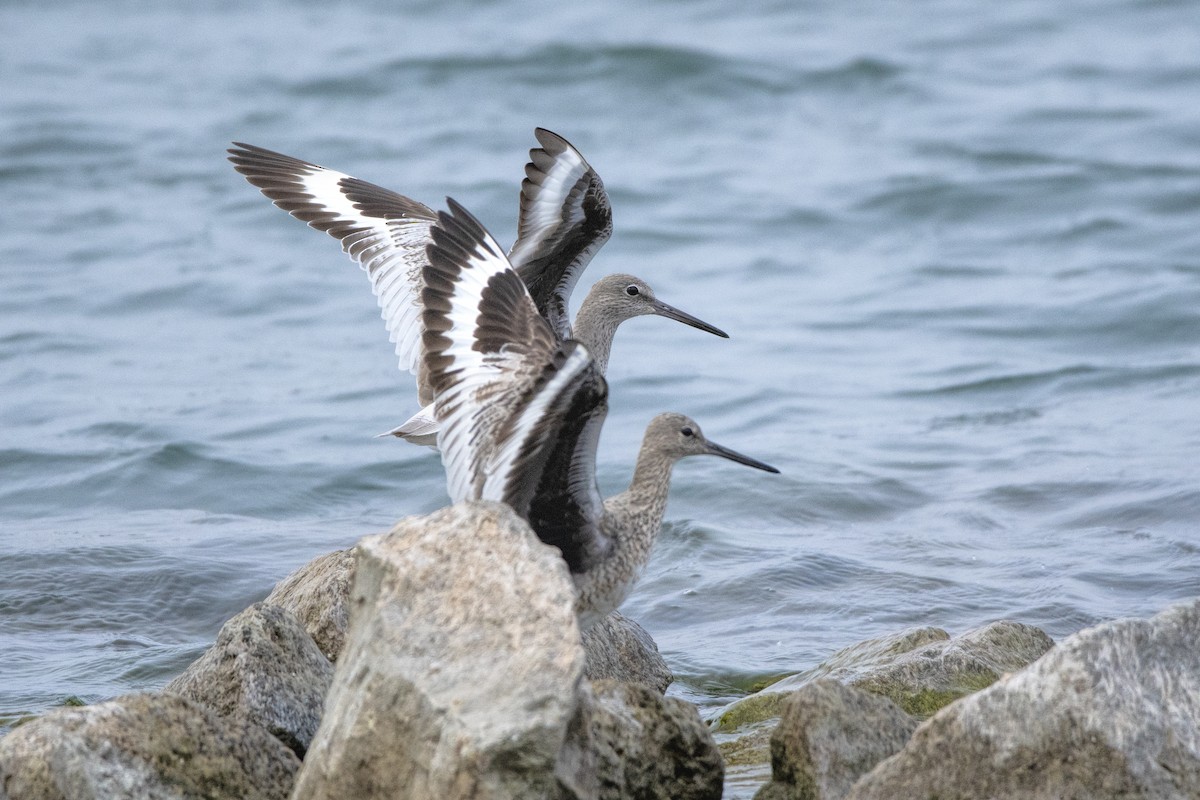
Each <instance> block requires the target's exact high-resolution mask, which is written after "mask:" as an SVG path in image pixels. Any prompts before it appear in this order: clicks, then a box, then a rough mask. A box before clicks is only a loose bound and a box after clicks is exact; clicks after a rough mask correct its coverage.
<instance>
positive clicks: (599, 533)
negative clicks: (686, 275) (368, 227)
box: [422, 200, 776, 627]
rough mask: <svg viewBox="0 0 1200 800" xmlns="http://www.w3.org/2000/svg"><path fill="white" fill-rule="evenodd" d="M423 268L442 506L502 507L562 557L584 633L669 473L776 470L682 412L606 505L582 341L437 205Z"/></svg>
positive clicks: (619, 587) (646, 542)
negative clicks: (735, 467)
mask: <svg viewBox="0 0 1200 800" xmlns="http://www.w3.org/2000/svg"><path fill="white" fill-rule="evenodd" d="M448 203H449V206H450V211H449V213H446V212H440V213H439V214H438V219H437V223H436V224H435V225H434V226H433V227H432V229H431V235H432V240H433V241H432V244H430V246H429V264H428V266H427V267H426V268H425V271H424V282H425V288H424V290H423V293H422V297H423V300H424V305H425V312H424V320H425V341H424V349H425V361H426V367H427V370H428V373H429V377H430V381H431V383H432V385H433V387H434V389H435V395H436V399H435V405H434V408H435V413H436V417H437V421H438V422H439V423H440V425H441V432H440V434H439V441H438V444H439V447H440V449H441V451H442V461H443V463H444V464H445V467H446V482H447V488H448V491H449V494H450V497H451V499H452V500H453V501H455V502H458V501H460V500H476V499H483V500H495V501H499V502H504V503H507V504H509V505H510V506H512V508H513V509H514V510H515V511H516V512H517V513H518V514H519V515H521V516H522V517H524V518H525V519H526V520H528V521H529V523H530V526H531V527H532V528H533V530H534V531H535V532H536V533H537V534H538V536H539V537H540V538H541V539H542V541H544V542H546V543H547V544H551V545H554V546H555V547H557V548H559V550H561V551H562V554H563V558H564V559H565V560H566V562H567V566H568V568H569V569H570V571H571V574H572V576H573V577H574V580H575V583H576V588H577V589H578V592H579V602H578V609H577V610H578V612H579V616H580V621H581V624H582V625H583V626H584V627H588V626H590V625H592V624H594V623H595V622H597V621H598V620H600V619H602V618H603V617H604V616H605V615H607V614H608V613H609V612H610V611H612V610H613V609H615V608H616V607H617V606H618V605H619V604H620V603H621V601H622V600H623V599H624V598H625V595H626V594H627V593H628V591H629V588H630V587H631V586H632V585H633V583H634V582H635V581H636V579H637V577H638V575H639V574H640V573H641V570H642V568H643V567H644V566H645V564H646V562H647V560H648V559H649V557H650V550H651V547H652V546H653V543H654V539H655V537H656V536H657V534H658V529H659V527H660V526H661V524H662V517H663V513H664V511H665V510H666V502H667V490H668V488H669V484H670V474H671V468H672V467H673V466H674V464H675V462H676V461H678V460H679V459H680V458H683V457H685V456H688V455H700V454H708V455H719V456H723V457H725V458H730V459H732V460H734V461H738V462H740V463H743V464H748V465H750V466H753V467H757V468H758V469H764V470H767V471H769V472H775V471H776V470H775V469H774V468H773V467H770V466H768V465H766V464H763V463H762V462H759V461H755V460H754V459H751V458H748V457H746V456H742V455H739V454H738V453H735V452H733V451H731V450H727V449H725V448H723V447H721V446H720V445H717V444H715V443H713V442H709V441H707V440H706V439H705V438H704V435H703V434H702V433H701V431H700V428H699V426H698V425H696V423H695V422H693V421H692V420H690V419H688V418H687V417H685V416H683V415H682V414H660V415H659V416H657V417H655V418H654V419H653V420H652V421H651V422H650V425H649V426H648V427H647V429H646V435H645V438H644V439H643V442H642V448H641V451H640V453H639V455H638V462H637V466H636V468H635V470H634V476H633V482H632V483H631V484H630V487H629V489H628V490H627V491H625V492H623V493H621V494H619V495H616V496H615V497H612V498H609V499H608V500H607V501H605V500H603V499H602V498H601V495H600V488H599V486H598V485H597V483H596V446H597V444H598V442H599V438H600V428H601V426H602V425H603V424H604V418H605V415H606V414H607V411H608V387H607V384H606V383H605V381H604V378H603V376H602V375H601V371H600V369H599V366H598V364H597V363H596V361H595V359H593V358H592V356H591V354H590V353H589V352H588V350H587V347H586V346H585V345H583V344H581V343H580V342H578V341H576V340H573V339H567V340H565V341H559V339H558V337H557V336H555V334H554V331H553V330H552V329H551V327H550V324H549V323H548V322H547V320H546V319H545V318H544V317H542V316H541V314H539V313H538V309H537V305H536V303H535V302H534V300H533V298H532V297H531V296H530V294H529V292H528V290H527V289H526V287H525V284H524V283H523V281H522V280H521V278H520V276H519V275H518V273H517V271H516V270H515V269H514V268H513V266H512V264H511V263H510V262H509V260H508V259H507V258H505V257H504V255H503V253H502V251H501V250H500V248H499V246H498V245H497V244H496V242H495V240H494V239H493V238H492V237H491V235H489V234H488V232H487V231H486V230H485V229H484V228H483V226H481V225H480V224H479V223H478V222H477V221H476V220H475V219H474V218H473V217H472V216H471V215H470V214H469V213H468V212H467V211H466V210H465V209H464V208H462V206H460V205H458V204H457V203H455V202H454V201H453V200H449V201H448Z"/></svg>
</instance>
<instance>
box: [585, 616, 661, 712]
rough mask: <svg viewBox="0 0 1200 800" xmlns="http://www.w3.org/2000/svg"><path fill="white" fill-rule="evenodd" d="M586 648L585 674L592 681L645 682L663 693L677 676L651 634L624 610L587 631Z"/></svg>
mask: <svg viewBox="0 0 1200 800" xmlns="http://www.w3.org/2000/svg"><path fill="white" fill-rule="evenodd" d="M583 649H584V652H585V653H586V659H587V660H586V665H585V667H584V670H585V671H584V674H585V675H586V677H587V679H588V680H591V681H597V680H604V679H608V680H615V681H624V682H625V683H641V684H644V685H646V686H650V687H652V688H654V689H655V690H657V691H658V692H659V693H660V694H661V693H663V692H665V691H666V690H667V687H668V686H670V685H671V681H672V680H674V679H675V676H674V675H672V674H671V668H670V667H668V666H667V662H666V661H664V660H663V657H662V656H661V655H659V654H658V645H656V644H655V643H654V640H653V639H651V638H650V634H648V633H646V630H645V629H644V628H643V627H642V626H641V625H638V624H637V623H636V622H634V621H633V620H631V619H629V618H628V617H626V616H624V615H623V614H621V612H620V611H614V612H612V613H611V614H609V615H608V616H607V617H605V618H604V619H603V620H601V621H600V622H599V623H597V624H595V625H593V626H592V627H591V628H589V629H588V630H587V631H585V632H584V634H583Z"/></svg>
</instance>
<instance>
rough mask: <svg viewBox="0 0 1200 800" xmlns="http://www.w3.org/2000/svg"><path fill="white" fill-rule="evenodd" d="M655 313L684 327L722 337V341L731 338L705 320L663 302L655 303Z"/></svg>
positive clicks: (656, 301) (657, 301)
mask: <svg viewBox="0 0 1200 800" xmlns="http://www.w3.org/2000/svg"><path fill="white" fill-rule="evenodd" d="M654 313H655V314H657V315H658V316H660V317H666V318H667V319H673V320H675V321H676V322H682V323H683V324H684V325H691V326H692V327H693V328H699V329H700V330H702V331H706V332H708V333H711V334H714V335H716V336H720V337H721V338H722V339H728V338H729V334H728V333H726V332H725V331H723V330H721V329H720V328H718V327H716V326H714V325H709V324H708V323H707V322H705V321H704V320H702V319H698V318H696V317H693V316H692V315H691V314H689V313H687V312H686V311H680V310H679V309H678V308H676V307H675V306H673V305H669V304H667V303H664V302H663V301H662V300H655V301H654Z"/></svg>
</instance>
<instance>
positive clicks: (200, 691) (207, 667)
mask: <svg viewBox="0 0 1200 800" xmlns="http://www.w3.org/2000/svg"><path fill="white" fill-rule="evenodd" d="M332 680H333V665H332V664H330V663H329V659H328V658H326V657H325V656H324V655H323V654H322V653H321V651H320V650H319V649H318V648H317V645H316V644H315V643H314V642H313V640H312V637H311V636H309V635H308V633H307V632H306V631H305V630H304V627H303V626H302V625H301V624H300V623H299V622H298V621H297V620H296V618H295V617H293V616H292V615H291V614H290V613H288V612H287V611H284V610H283V609H281V608H277V607H275V606H272V605H267V604H266V603H255V604H254V605H252V606H250V608H248V609H246V610H245V611H243V612H242V613H240V614H238V615H237V616H235V617H233V618H232V619H230V620H229V621H228V622H226V623H225V625H224V626H223V627H222V628H221V631H220V633H218V634H217V640H216V642H215V643H214V644H213V646H212V647H210V648H209V649H208V650H207V651H206V652H205V653H204V655H202V656H200V658H198V659H196V661H194V662H193V663H192V665H191V666H189V667H188V668H187V669H186V670H185V671H184V672H183V674H182V675H180V676H179V677H178V678H176V679H175V680H173V681H171V682H170V683H169V684H167V686H166V688H165V689H164V690H163V691H165V692H170V693H172V694H178V695H182V696H184V697H187V698H189V699H191V700H195V701H196V702H197V703H202V704H203V705H206V706H208V707H209V708H211V709H212V710H213V711H216V712H217V713H218V714H220V715H221V716H223V717H230V718H235V719H241V720H245V721H247V722H252V723H254V724H257V725H260V726H262V727H264V728H266V729H267V730H268V731H270V732H271V734H272V735H273V736H275V737H276V738H278V739H279V740H280V741H281V742H283V743H284V744H285V745H287V746H288V747H289V748H291V749H292V751H293V752H295V753H296V755H297V756H299V757H300V758H304V753H305V751H306V750H307V749H308V744H309V742H311V741H312V737H313V734H315V733H316V732H317V725H318V723H320V721H321V709H322V707H323V706H324V703H325V693H326V692H327V691H328V690H329V685H330V683H331V682H332Z"/></svg>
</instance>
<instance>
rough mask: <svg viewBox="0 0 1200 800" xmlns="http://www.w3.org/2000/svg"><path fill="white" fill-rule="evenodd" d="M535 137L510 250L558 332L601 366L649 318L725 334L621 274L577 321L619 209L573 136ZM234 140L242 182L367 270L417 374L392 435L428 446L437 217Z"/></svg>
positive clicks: (432, 432) (590, 298) (404, 361)
mask: <svg viewBox="0 0 1200 800" xmlns="http://www.w3.org/2000/svg"><path fill="white" fill-rule="evenodd" d="M534 135H535V136H536V137H537V140H538V142H539V144H541V147H538V148H535V149H532V150H530V151H529V159H530V160H529V163H528V164H526V166H525V176H526V177H525V179H524V181H522V184H521V196H520V214H519V219H518V225H517V241H516V242H515V243H514V244H513V246H512V249H511V250H510V251H509V254H508V257H509V262H510V263H511V264H512V265H513V266H514V268H516V270H517V272H518V274H519V275H520V276H521V278H522V279H523V280H524V282H525V285H526V287H527V288H528V291H529V294H530V296H531V297H532V299H533V300H534V303H535V305H536V307H537V309H538V311H539V313H540V314H541V315H542V316H543V317H545V319H546V320H547V322H548V323H549V325H550V329H551V330H552V331H553V332H554V334H555V336H556V337H557V338H558V340H560V341H563V340H566V339H568V338H574V339H577V340H578V341H580V342H582V343H583V344H584V345H585V346H586V347H587V348H588V350H589V351H590V352H591V353H592V357H593V358H594V359H595V360H596V362H597V364H598V365H599V369H600V372H601V374H603V373H604V372H605V370H606V369H607V366H608V355H609V352H610V350H611V348H612V341H613V336H614V335H615V334H616V330H617V327H618V326H619V325H620V324H621V323H622V322H624V321H625V320H627V319H631V318H633V317H637V316H643V315H648V314H653V315H657V316H660V317H666V318H668V319H673V320H676V321H678V322H683V323H685V324H687V325H691V326H692V327H695V328H699V329H700V330H703V331H707V332H708V333H712V334H715V335H717V336H721V337H724V338H728V336H727V334H726V333H725V332H724V331H722V330H720V329H719V328H715V327H713V326H712V325H709V324H708V323H707V322H704V321H702V320H700V319H697V318H696V317H694V316H692V315H690V314H687V313H685V312H683V311H681V310H679V309H678V308H675V307H674V306H671V305H669V304H667V303H664V302H663V301H661V300H659V299H658V298H657V297H656V296H655V294H654V290H653V289H651V288H650V286H649V285H648V284H647V283H646V282H645V281H643V280H640V279H639V278H635V277H633V276H632V275H625V274H619V275H610V276H608V277H606V278H603V279H602V280H600V281H598V282H597V283H596V284H595V285H594V286H593V287H592V289H591V291H590V292H588V295H587V297H585V298H584V300H583V303H582V304H581V305H580V308H579V313H578V315H577V316H576V318H575V325H574V326H573V327H572V325H571V323H570V317H569V311H568V304H569V302H570V299H571V292H572V291H573V290H574V288H575V284H576V282H577V281H578V280H579V276H580V274H581V273H582V272H583V270H584V268H585V267H586V266H587V264H588V262H589V261H591V259H592V256H593V255H594V254H595V253H596V251H597V250H599V249H600V247H601V246H602V245H603V244H604V243H605V242H606V241H608V237H609V235H610V234H611V233H612V209H611V207H610V205H609V201H608V194H607V192H605V190H604V184H603V182H602V181H601V180H600V176H599V175H597V174H596V171H595V170H594V169H592V167H591V166H590V165H589V164H588V163H587V161H586V160H584V158H583V156H582V155H581V154H580V153H579V151H578V150H576V149H575V148H574V147H572V146H571V144H570V142H568V141H567V140H566V139H564V138H562V137H561V136H559V135H557V134H555V133H551V132H550V131H548V130H545V129H543V128H537V129H536V130H535V131H534ZM234 145H235V146H234V147H233V148H231V149H230V150H229V153H230V155H229V160H230V161H232V162H233V164H234V168H235V169H236V170H237V171H238V172H240V173H241V174H242V175H243V176H245V178H246V180H247V181H249V182H250V183H251V184H253V185H254V186H256V187H258V188H259V189H260V190H261V191H262V193H263V194H264V195H266V196H267V197H268V198H269V199H271V200H272V201H274V203H275V205H277V206H279V207H280V208H282V209H283V210H284V211H287V212H288V213H290V214H291V215H292V216H293V217H295V218H296V219H299V220H301V221H303V222H306V223H308V224H309V225H310V226H311V227H313V228H316V229H317V230H322V231H325V232H326V233H328V234H329V235H330V236H333V237H334V238H336V239H338V240H340V241H341V243H342V249H343V250H344V251H345V252H346V253H347V254H348V255H349V256H350V258H351V259H353V260H354V261H356V262H358V263H359V264H360V265H361V266H362V268H363V269H364V270H365V271H366V273H367V276H368V277H369V278H370V280H371V289H372V291H373V292H374V293H375V296H376V298H377V299H378V301H379V306H380V308H381V315H382V316H383V319H384V322H385V324H386V326H387V330H388V333H389V335H390V337H391V340H392V341H393V342H394V343H395V345H396V355H397V357H398V358H399V360H400V368H401V369H404V370H408V371H410V372H412V373H413V374H414V375H416V377H417V399H418V401H419V402H420V404H421V406H422V408H421V410H420V411H419V412H417V413H416V414H415V415H414V416H412V417H411V418H410V419H409V420H408V421H406V422H404V423H403V424H401V425H399V426H398V427H396V428H393V429H392V430H390V431H388V433H389V434H391V435H393V436H398V437H400V438H402V439H406V440H408V441H410V442H413V443H414V444H424V445H433V444H434V443H435V442H436V439H437V430H438V423H437V420H436V419H435V418H434V414H433V407H432V402H433V393H432V390H431V389H430V386H429V382H428V380H427V377H426V375H425V374H424V372H423V369H422V366H421V364H422V361H421V289H422V286H423V278H422V272H421V271H422V268H423V267H424V266H425V265H426V264H427V258H426V247H427V245H428V244H429V243H430V228H431V227H432V226H433V225H434V223H435V222H436V221H437V215H436V214H435V213H434V212H433V210H432V209H430V208H429V207H428V206H426V205H424V204H422V203H419V202H417V201H416V200H413V199H411V198H409V197H405V196H404V195H400V194H397V193H395V192H392V191H389V190H387V189H383V188H381V187H379V186H376V185H374V184H372V183H368V182H366V181H363V180H360V179H358V178H354V177H351V176H350V175H345V174H343V173H341V172H336V171H334V170H331V169H327V168H325V167H321V166H318V165H316V164H310V163H309V162H307V161H301V160H300V159H297V158H292V157H291V156H285V155H283V154H281V153H276V152H273V151H271V150H266V149H264V148H261V147H255V146H254V145H248V144H242V143H240V142H234ZM384 435H387V434H384Z"/></svg>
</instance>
